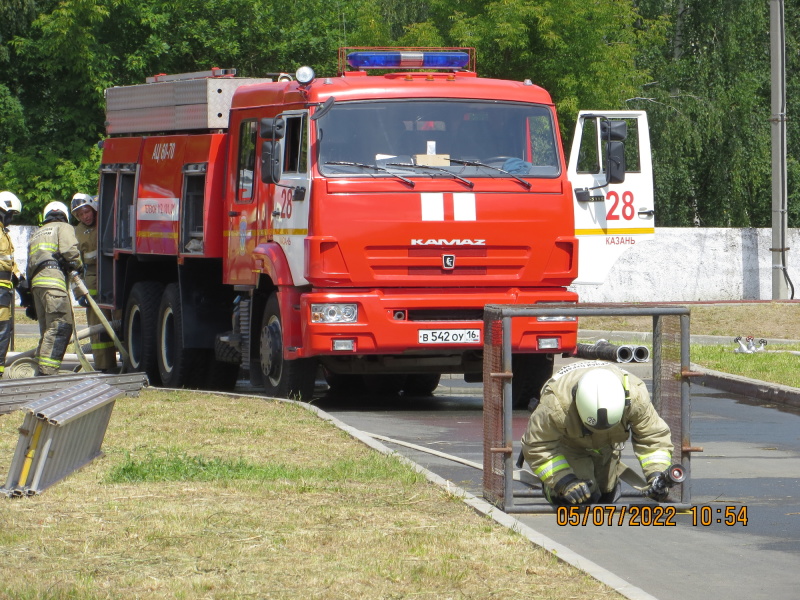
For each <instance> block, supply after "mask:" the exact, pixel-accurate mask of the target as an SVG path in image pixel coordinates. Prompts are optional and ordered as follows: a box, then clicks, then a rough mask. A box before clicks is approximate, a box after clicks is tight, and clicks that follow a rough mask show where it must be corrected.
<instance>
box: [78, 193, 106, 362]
mask: <svg viewBox="0 0 800 600" xmlns="http://www.w3.org/2000/svg"><path fill="white" fill-rule="evenodd" d="M70 212H72V216H74V217H75V218H76V219H77V220H78V223H77V225H75V237H76V238H77V240H78V250H80V253H81V260H82V261H83V266H84V269H85V270H84V273H83V280H84V282H85V283H86V287H87V288H88V289H89V293H90V294H91V295H92V298H94V299H95V300H96V299H97V200H96V199H95V198H93V197H92V196H90V195H89V194H82V193H77V194H75V195H74V196H73V197H72V206H71V209H70ZM78 304H80V305H81V306H85V307H86V322H87V324H88V325H89V327H92V326H93V325H100V324H101V321H100V317H98V316H97V314H96V313H95V312H94V309H93V308H92V307H91V306H89V303H88V301H87V300H86V298H84V297H83V296H81V297H80V298H79V299H78ZM103 315H104V316H105V318H106V320H107V321H111V320H112V318H113V317H112V314H111V311H110V310H103ZM91 342H92V356H93V359H94V368H95V369H97V370H98V371H103V372H108V371H111V370H113V369H116V367H117V351H116V349H115V348H114V342H113V341H112V340H111V338H110V337H109V335H108V333H106V332H105V331H103V332H101V333H98V334H96V335H93V336H92V337H91Z"/></svg>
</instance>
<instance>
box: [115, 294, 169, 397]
mask: <svg viewBox="0 0 800 600" xmlns="http://www.w3.org/2000/svg"><path fill="white" fill-rule="evenodd" d="M163 291H164V286H163V285H161V284H160V283H159V282H157V281H140V282H138V283H136V284H134V286H133V288H132V289H131V293H130V296H128V302H127V304H126V306H125V321H124V326H125V330H124V331H125V343H126V345H127V350H128V365H127V366H126V370H128V371H136V372H144V373H145V374H146V375H147V377H148V379H149V380H150V383H151V384H153V385H157V384H158V383H159V377H160V375H159V373H158V360H157V358H156V329H157V323H158V306H159V303H160V302H161V294H162V293H163Z"/></svg>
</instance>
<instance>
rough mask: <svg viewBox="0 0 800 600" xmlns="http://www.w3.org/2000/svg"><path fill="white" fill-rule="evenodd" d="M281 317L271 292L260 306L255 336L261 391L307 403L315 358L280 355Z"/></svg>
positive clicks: (314, 379) (312, 381)
mask: <svg viewBox="0 0 800 600" xmlns="http://www.w3.org/2000/svg"><path fill="white" fill-rule="evenodd" d="M282 323H283V320H282V319H281V310H280V305H279V304H278V295H277V294H272V295H271V296H270V297H269V300H268V301H267V306H266V308H265V309H264V318H263V319H262V321H261V335H260V336H259V356H260V359H261V361H260V364H261V372H262V374H263V376H264V391H265V392H266V393H267V394H268V395H270V396H272V397H274V398H288V399H291V400H302V401H305V402H308V401H309V400H311V397H312V396H313V395H314V384H315V383H316V375H317V361H316V360H314V359H311V358H298V359H295V360H285V359H284V358H283V325H282Z"/></svg>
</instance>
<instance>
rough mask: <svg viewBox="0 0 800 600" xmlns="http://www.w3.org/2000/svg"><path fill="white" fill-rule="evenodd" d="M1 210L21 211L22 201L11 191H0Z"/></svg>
mask: <svg viewBox="0 0 800 600" xmlns="http://www.w3.org/2000/svg"><path fill="white" fill-rule="evenodd" d="M0 210H2V211H3V212H6V213H8V212H12V211H14V212H21V211H22V202H20V201H19V198H17V197H16V196H15V195H14V194H12V193H11V192H0Z"/></svg>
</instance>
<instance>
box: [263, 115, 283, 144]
mask: <svg viewBox="0 0 800 600" xmlns="http://www.w3.org/2000/svg"><path fill="white" fill-rule="evenodd" d="M260 134H261V139H264V140H282V139H283V136H285V135H286V120H285V119H281V118H280V117H275V118H274V119H269V118H267V117H264V118H263V119H261V131H260Z"/></svg>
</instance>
